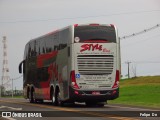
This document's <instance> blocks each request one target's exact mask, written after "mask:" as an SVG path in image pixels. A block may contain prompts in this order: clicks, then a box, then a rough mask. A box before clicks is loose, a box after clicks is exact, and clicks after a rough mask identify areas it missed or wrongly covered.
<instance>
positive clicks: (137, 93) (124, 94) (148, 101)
mask: <svg viewBox="0 0 160 120" xmlns="http://www.w3.org/2000/svg"><path fill="white" fill-rule="evenodd" d="M109 103H117V104H125V105H136V106H144V107H153V108H160V76H148V77H138V78H134V79H126V80H121V81H120V96H119V98H117V99H115V100H113V101H109Z"/></svg>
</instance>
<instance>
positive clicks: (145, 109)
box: [105, 105, 157, 111]
mask: <svg viewBox="0 0 160 120" xmlns="http://www.w3.org/2000/svg"><path fill="white" fill-rule="evenodd" d="M105 106H108V107H116V108H128V109H132V110H141V111H157V110H153V109H148V108H138V107H122V106H118V105H105Z"/></svg>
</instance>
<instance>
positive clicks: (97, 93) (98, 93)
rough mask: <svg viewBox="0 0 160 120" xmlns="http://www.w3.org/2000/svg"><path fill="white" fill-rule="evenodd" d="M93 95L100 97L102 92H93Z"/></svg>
mask: <svg viewBox="0 0 160 120" xmlns="http://www.w3.org/2000/svg"><path fill="white" fill-rule="evenodd" d="M92 95H100V92H95V91H94V92H92Z"/></svg>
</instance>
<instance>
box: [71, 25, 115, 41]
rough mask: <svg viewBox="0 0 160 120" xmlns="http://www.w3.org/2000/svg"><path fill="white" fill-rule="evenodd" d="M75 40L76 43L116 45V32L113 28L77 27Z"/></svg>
mask: <svg viewBox="0 0 160 120" xmlns="http://www.w3.org/2000/svg"><path fill="white" fill-rule="evenodd" d="M74 38H75V42H76V40H77V41H78V42H108V43H116V32H115V28H114V27H111V26H76V27H75V31H74Z"/></svg>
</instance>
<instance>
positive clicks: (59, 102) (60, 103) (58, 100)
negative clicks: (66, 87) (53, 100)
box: [57, 90, 64, 106]
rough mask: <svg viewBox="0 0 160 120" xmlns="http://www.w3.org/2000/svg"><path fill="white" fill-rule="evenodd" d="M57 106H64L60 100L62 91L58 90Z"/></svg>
mask: <svg viewBox="0 0 160 120" xmlns="http://www.w3.org/2000/svg"><path fill="white" fill-rule="evenodd" d="M57 104H58V105H59V106H63V105H64V102H63V101H62V100H61V98H60V91H59V90H58V93H57Z"/></svg>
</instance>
